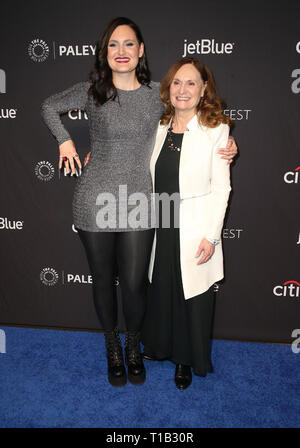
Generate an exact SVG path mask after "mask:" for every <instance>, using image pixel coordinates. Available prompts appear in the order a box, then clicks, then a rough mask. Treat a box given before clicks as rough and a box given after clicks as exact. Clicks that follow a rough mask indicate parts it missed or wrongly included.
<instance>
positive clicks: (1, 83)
mask: <svg viewBox="0 0 300 448" xmlns="http://www.w3.org/2000/svg"><path fill="white" fill-rule="evenodd" d="M0 93H6V74H5V71H4V70H2V69H1V68H0Z"/></svg>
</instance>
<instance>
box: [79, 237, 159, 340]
mask: <svg viewBox="0 0 300 448" xmlns="http://www.w3.org/2000/svg"><path fill="white" fill-rule="evenodd" d="M77 230H78V234H79V237H80V239H81V241H82V243H83V245H84V247H85V251H86V254H87V259H88V263H89V267H90V271H91V275H92V279H93V297H94V303H95V308H96V312H97V315H98V318H99V320H100V323H101V325H102V328H103V329H104V330H105V331H111V330H113V329H114V328H115V327H116V326H117V318H118V317H117V316H118V310H117V298H116V295H115V286H114V280H115V275H116V273H118V276H119V280H120V286H121V292H122V304H123V312H124V317H125V322H126V327H127V330H129V331H140V329H141V324H142V320H143V317H144V313H145V308H146V288H147V273H148V265H149V261H150V254H151V248H152V241H153V236H154V230H153V229H151V230H141V231H129V232H87V231H85V230H81V229H77Z"/></svg>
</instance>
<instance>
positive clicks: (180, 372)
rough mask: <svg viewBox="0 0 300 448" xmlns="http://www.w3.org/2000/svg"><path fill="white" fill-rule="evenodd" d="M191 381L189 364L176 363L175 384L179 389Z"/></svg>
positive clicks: (184, 387)
mask: <svg viewBox="0 0 300 448" xmlns="http://www.w3.org/2000/svg"><path fill="white" fill-rule="evenodd" d="M191 382H192V371H191V368H190V366H185V365H183V364H176V369H175V384H176V387H177V388H178V389H179V390H184V389H186V388H187V387H189V385H190V384H191Z"/></svg>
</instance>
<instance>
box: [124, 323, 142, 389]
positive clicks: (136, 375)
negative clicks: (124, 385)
mask: <svg viewBox="0 0 300 448" xmlns="http://www.w3.org/2000/svg"><path fill="white" fill-rule="evenodd" d="M125 360H126V364H127V367H128V379H129V381H130V382H131V383H132V384H135V385H137V384H143V383H144V382H145V379H146V370H145V367H144V364H143V359H142V355H141V350H140V333H138V332H136V331H127V332H126V338H125Z"/></svg>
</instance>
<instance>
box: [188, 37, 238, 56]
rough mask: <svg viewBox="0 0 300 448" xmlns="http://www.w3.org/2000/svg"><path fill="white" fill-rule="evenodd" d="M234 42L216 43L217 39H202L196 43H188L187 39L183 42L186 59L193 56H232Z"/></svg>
mask: <svg viewBox="0 0 300 448" xmlns="http://www.w3.org/2000/svg"><path fill="white" fill-rule="evenodd" d="M233 46H234V42H226V43H224V42H221V43H220V42H216V41H215V39H201V40H197V41H196V42H195V43H193V42H190V43H188V41H187V39H184V41H183V55H182V57H183V58H185V57H186V56H188V55H191V54H195V53H196V54H209V53H211V54H231V53H232V51H233Z"/></svg>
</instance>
